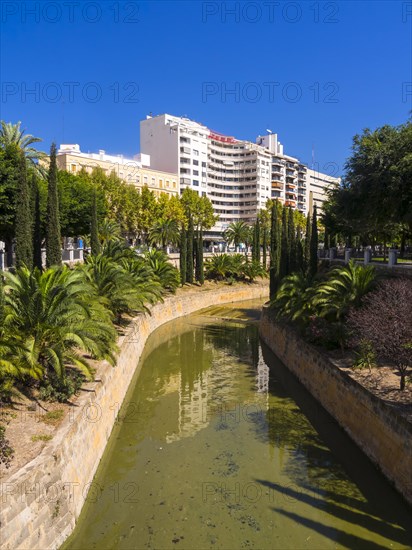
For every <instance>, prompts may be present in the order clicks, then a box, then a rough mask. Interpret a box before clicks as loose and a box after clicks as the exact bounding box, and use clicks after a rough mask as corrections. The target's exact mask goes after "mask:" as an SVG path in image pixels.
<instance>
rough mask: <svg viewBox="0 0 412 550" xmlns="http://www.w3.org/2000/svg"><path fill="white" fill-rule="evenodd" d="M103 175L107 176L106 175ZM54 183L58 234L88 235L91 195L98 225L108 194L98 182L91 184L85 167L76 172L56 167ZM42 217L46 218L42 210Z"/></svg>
mask: <svg viewBox="0 0 412 550" xmlns="http://www.w3.org/2000/svg"><path fill="white" fill-rule="evenodd" d="M104 178H106V179H107V176H104ZM57 187H58V194H59V220H60V227H61V233H62V235H65V236H66V237H78V236H80V235H90V227H91V222H92V213H93V201H94V198H95V197H96V203H97V223H98V225H99V227H100V225H101V223H102V222H103V220H104V219H105V217H106V214H107V210H108V198H107V197H106V195H105V191H104V189H103V186H102V185H100V184H94V183H93V180H92V177H91V175H90V174H88V173H87V172H86V171H85V170H81V171H80V172H79V173H78V174H72V173H69V172H66V171H64V170H59V171H58V172H57ZM44 218H46V213H45V212H44Z"/></svg>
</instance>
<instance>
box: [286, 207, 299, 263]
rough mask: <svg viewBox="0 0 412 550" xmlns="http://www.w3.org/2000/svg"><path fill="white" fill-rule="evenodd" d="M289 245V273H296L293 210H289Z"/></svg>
mask: <svg viewBox="0 0 412 550" xmlns="http://www.w3.org/2000/svg"><path fill="white" fill-rule="evenodd" d="M288 241H289V242H288V245H289V273H293V272H295V271H296V255H297V253H296V232H295V220H294V218H293V210H292V208H291V207H290V206H289V208H288Z"/></svg>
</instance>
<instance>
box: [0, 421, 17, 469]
mask: <svg viewBox="0 0 412 550" xmlns="http://www.w3.org/2000/svg"><path fill="white" fill-rule="evenodd" d="M5 432H6V428H5V427H4V426H2V425H1V424H0V464H4V465H5V467H6V468H9V467H10V464H11V461H12V459H13V456H14V449H12V447H10V445H9V440H8V439H6V437H5Z"/></svg>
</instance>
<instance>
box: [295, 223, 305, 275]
mask: <svg viewBox="0 0 412 550" xmlns="http://www.w3.org/2000/svg"><path fill="white" fill-rule="evenodd" d="M303 266H304V260H303V243H302V231H301V229H300V227H299V225H298V227H297V230H296V271H299V272H302V271H303Z"/></svg>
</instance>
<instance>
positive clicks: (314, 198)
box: [307, 168, 340, 213]
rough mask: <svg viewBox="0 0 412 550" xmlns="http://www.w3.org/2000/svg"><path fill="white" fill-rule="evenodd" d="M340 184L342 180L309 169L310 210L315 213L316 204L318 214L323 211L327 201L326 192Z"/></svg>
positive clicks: (308, 196) (308, 198)
mask: <svg viewBox="0 0 412 550" xmlns="http://www.w3.org/2000/svg"><path fill="white" fill-rule="evenodd" d="M339 182H340V178H334V177H332V176H329V175H327V174H322V172H319V171H317V170H312V169H310V168H308V195H307V200H308V210H309V212H312V211H313V207H314V205H315V204H316V210H317V212H318V213H319V212H321V211H322V205H323V203H324V202H325V200H326V199H327V194H326V191H327V190H328V189H329V188H330V187H333V186H334V185H336V184H337V183H339Z"/></svg>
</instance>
